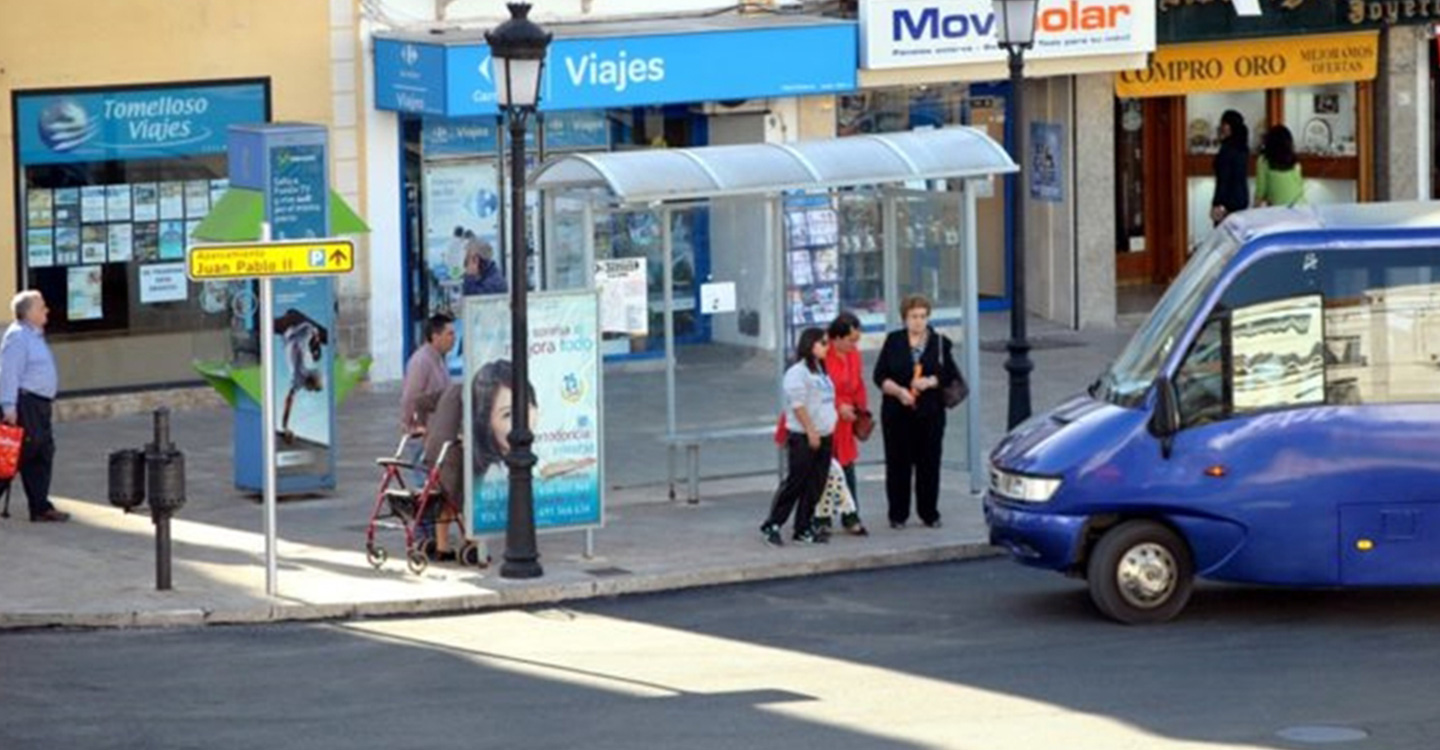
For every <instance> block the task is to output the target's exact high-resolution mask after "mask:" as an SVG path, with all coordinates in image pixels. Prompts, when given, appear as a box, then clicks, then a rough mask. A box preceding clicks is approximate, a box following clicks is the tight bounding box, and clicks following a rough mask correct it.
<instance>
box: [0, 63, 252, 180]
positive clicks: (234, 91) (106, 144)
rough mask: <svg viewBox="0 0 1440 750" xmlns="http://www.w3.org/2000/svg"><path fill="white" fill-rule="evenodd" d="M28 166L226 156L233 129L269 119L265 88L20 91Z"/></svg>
mask: <svg viewBox="0 0 1440 750" xmlns="http://www.w3.org/2000/svg"><path fill="white" fill-rule="evenodd" d="M15 104H16V113H15V137H16V140H17V141H18V142H19V146H20V162H21V163H22V164H27V165H34V164H68V163H74V162H97V161H112V160H118V161H126V160H133V159H173V158H177V157H183V156H196V155H204V154H223V153H225V146H226V132H225V128H226V127H227V126H228V125H231V124H233V123H237V122H263V121H264V120H266V119H269V114H270V113H269V109H270V105H269V94H268V92H267V90H266V87H265V84H264V83H263V82H221V83H216V84H214V85H196V86H145V87H136V88H117V89H103V90H102V89H76V90H73V91H53V92H42V93H35V94H31V93H26V92H17V93H16V96H15Z"/></svg>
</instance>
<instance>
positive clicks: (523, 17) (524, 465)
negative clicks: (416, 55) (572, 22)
mask: <svg viewBox="0 0 1440 750" xmlns="http://www.w3.org/2000/svg"><path fill="white" fill-rule="evenodd" d="M507 7H508V8H509V9H510V20H508V21H506V22H505V23H502V24H500V25H499V26H497V27H496V28H494V29H491V30H490V31H488V32H486V33H485V43H486V44H488V45H490V64H491V66H492V72H493V78H494V80H495V97H496V103H497V104H498V105H499V107H500V111H501V112H503V113H504V115H505V119H506V123H507V124H508V125H509V129H510V237H511V241H510V351H511V356H512V357H513V358H514V363H513V367H512V368H511V373H512V378H511V381H510V398H511V402H510V403H511V408H510V420H511V421H510V435H509V443H510V452H509V453H508V454H506V456H505V461H506V463H508V464H509V465H510V497H509V503H508V511H509V518H508V519H507V521H506V525H505V562H503V563H502V564H501V565H500V576H501V577H502V578H537V577H539V576H541V575H544V573H545V571H544V570H543V569H542V568H541V567H540V550H539V545H538V544H536V541H535V451H534V450H533V449H532V446H533V445H534V443H535V435H534V433H532V432H531V431H530V363H529V352H530V346H529V333H530V331H529V325H530V321H529V310H528V308H527V302H526V299H525V295H526V291H527V286H528V284H529V278H528V274H527V271H528V269H529V262H528V259H527V258H526V252H525V249H526V242H525V125H526V123H527V122H528V121H529V119H530V115H532V114H534V113H535V108H536V106H537V105H538V104H539V103H540V81H541V73H542V72H543V70H544V68H545V52H546V50H547V49H548V48H549V47H550V32H548V31H546V30H544V29H542V28H540V27H539V26H537V25H536V24H535V23H534V22H532V21H531V20H530V19H529V18H528V16H529V14H530V4H529V3H510V4H509V5H508V6H507Z"/></svg>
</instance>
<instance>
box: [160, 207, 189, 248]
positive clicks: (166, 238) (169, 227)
mask: <svg viewBox="0 0 1440 750" xmlns="http://www.w3.org/2000/svg"><path fill="white" fill-rule="evenodd" d="M162 205H163V204H162ZM184 257H185V222H183V221H162V222H160V260H182V259H184Z"/></svg>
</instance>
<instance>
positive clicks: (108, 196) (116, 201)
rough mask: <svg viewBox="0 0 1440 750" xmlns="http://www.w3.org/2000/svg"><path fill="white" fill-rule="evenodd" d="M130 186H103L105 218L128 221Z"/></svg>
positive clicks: (107, 219)
mask: <svg viewBox="0 0 1440 750" xmlns="http://www.w3.org/2000/svg"><path fill="white" fill-rule="evenodd" d="M130 218H131V217H130V186H129V185H106V186H105V220H106V221H112V222H113V221H130Z"/></svg>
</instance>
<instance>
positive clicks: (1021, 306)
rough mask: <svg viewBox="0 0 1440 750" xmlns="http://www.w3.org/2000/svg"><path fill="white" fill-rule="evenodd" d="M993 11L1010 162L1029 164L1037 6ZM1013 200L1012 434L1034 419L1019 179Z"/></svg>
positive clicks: (1002, 5) (1033, 0) (1003, 2)
mask: <svg viewBox="0 0 1440 750" xmlns="http://www.w3.org/2000/svg"><path fill="white" fill-rule="evenodd" d="M992 2H993V3H994V9H995V20H996V23H995V37H996V41H997V42H998V43H999V45H1000V48H1001V49H1003V50H1005V52H1006V54H1007V56H1008V57H1009V59H1010V103H1009V107H1008V109H1009V111H1008V112H1007V113H1006V119H1007V120H1009V121H1010V122H1011V123H1013V128H1012V129H1011V131H1010V135H1011V137H1010V158H1011V159H1012V160H1013V161H1014V162H1015V163H1016V164H1025V163H1026V162H1025V158H1024V153H1025V149H1024V148H1023V145H1024V143H1025V129H1026V123H1025V96H1024V92H1025V50H1027V49H1029V48H1030V45H1032V44H1034V43H1035V14H1036V12H1037V11H1038V10H1039V2H1037V0H992ZM1009 180H1010V195H1011V198H1012V200H1013V201H1014V202H1015V206H1014V211H1015V217H1016V221H1015V223H1014V227H1015V238H1014V241H1013V242H1012V243H1011V264H1010V278H1011V279H1012V281H1011V295H1010V341H1009V342H1008V343H1007V344H1006V345H1005V348H1006V349H1008V350H1009V352H1010V356H1009V358H1007V359H1006V360H1005V370H1006V372H1008V373H1010V410H1009V417H1008V419H1007V421H1006V425H1007V426H1008V427H1010V428H1011V429H1014V427H1015V426H1016V425H1018V424H1020V423H1021V422H1024V421H1025V420H1026V419H1029V418H1030V371H1031V370H1033V369H1035V366H1034V365H1033V364H1032V363H1031V362H1030V342H1029V341H1028V340H1027V339H1026V336H1025V310H1026V307H1025V188H1024V186H1023V185H1021V184H1020V176H1019V174H1018V173H1015V174H1011V175H1010V178H1009Z"/></svg>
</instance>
